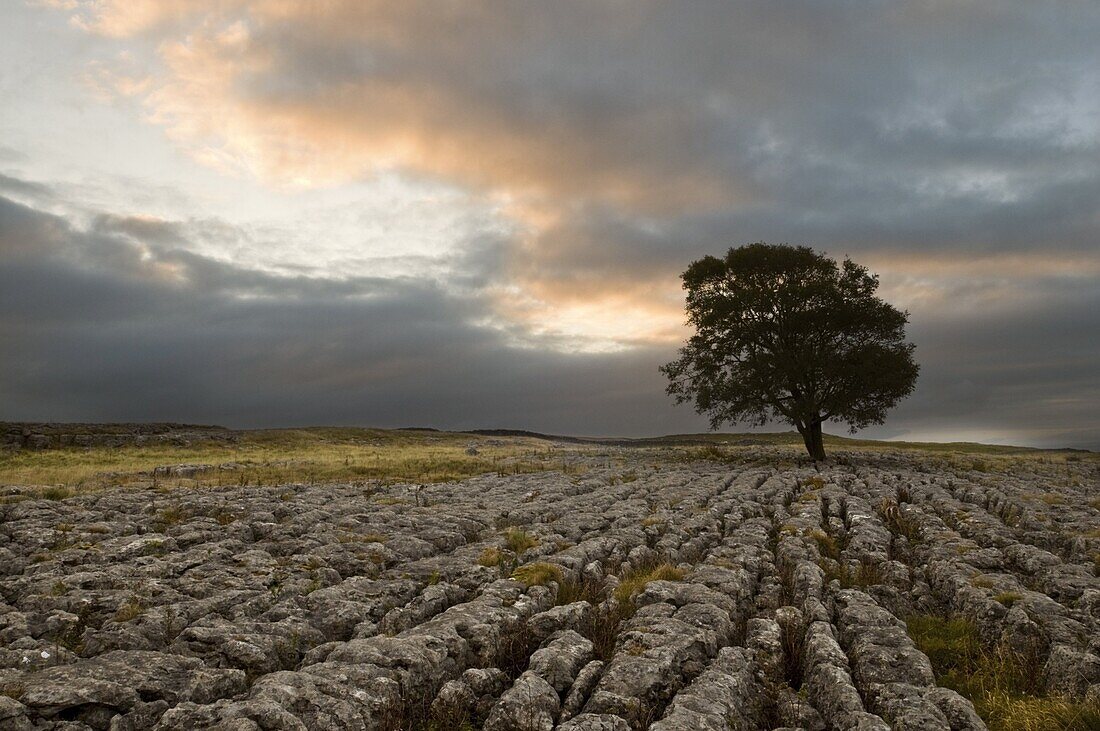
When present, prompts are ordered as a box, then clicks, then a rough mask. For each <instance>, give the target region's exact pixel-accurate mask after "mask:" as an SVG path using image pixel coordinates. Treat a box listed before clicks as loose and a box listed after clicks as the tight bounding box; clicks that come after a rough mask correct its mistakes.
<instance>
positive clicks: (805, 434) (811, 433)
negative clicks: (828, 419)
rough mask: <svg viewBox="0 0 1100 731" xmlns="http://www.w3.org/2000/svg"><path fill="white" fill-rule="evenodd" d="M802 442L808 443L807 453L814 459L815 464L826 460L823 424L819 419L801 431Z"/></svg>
mask: <svg viewBox="0 0 1100 731" xmlns="http://www.w3.org/2000/svg"><path fill="white" fill-rule="evenodd" d="M798 432H799V434H801V435H802V441H803V442H805V443H806V451H807V452H809V453H810V456H811V457H813V458H814V462H821V461H822V460H824V459H825V442H824V441H823V440H822V438H821V422H820V421H819V420H817V419H814V420H812V421H810V423H809V424H807V425H806V428H804V429H799V430H798Z"/></svg>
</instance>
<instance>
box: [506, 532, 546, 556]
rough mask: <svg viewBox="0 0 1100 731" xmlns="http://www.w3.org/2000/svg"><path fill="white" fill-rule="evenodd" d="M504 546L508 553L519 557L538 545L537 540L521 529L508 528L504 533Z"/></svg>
mask: <svg viewBox="0 0 1100 731" xmlns="http://www.w3.org/2000/svg"><path fill="white" fill-rule="evenodd" d="M504 545H505V547H507V548H508V550H509V551H511V552H512V553H514V554H516V555H517V556H519V555H520V554H522V553H523V552H524V551H526V550H528V549H530V548H534V547H535V546H537V545H539V539H538V538H535V537H534V536H533V535H531V534H530V533H528V532H527V531H525V530H523V529H522V528H515V527H512V528H509V529H508V530H506V531H504Z"/></svg>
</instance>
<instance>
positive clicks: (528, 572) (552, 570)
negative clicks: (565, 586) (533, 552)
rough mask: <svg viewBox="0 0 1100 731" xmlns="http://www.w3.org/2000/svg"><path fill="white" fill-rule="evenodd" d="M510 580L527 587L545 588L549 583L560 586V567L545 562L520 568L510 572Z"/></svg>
mask: <svg viewBox="0 0 1100 731" xmlns="http://www.w3.org/2000/svg"><path fill="white" fill-rule="evenodd" d="M512 578H513V579H515V580H516V581H522V582H523V583H524V584H526V585H527V586H546V585H547V584H549V583H550V582H551V581H553V582H554V583H556V584H557V585H558V586H561V584H562V574H561V567H559V566H556V565H554V564H552V563H546V562H545V561H538V562H536V563H529V564H526V565H524V566H520V567H519V568H518V569H516V570H515V571H513V572H512Z"/></svg>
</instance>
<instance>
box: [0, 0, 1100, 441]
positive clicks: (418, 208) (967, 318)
mask: <svg viewBox="0 0 1100 731" xmlns="http://www.w3.org/2000/svg"><path fill="white" fill-rule="evenodd" d="M1098 37H1100V4H1097V3H1095V2H1094V1H1093V0H1079V1H1077V2H1074V1H1072V0H1071V1H1068V2H1046V1H1038V2H1037V1H1036V0H974V1H971V2H956V1H951V2H948V1H947V0H943V1H933V0H928V1H924V2H907V1H905V0H902V1H899V2H884V1H883V2H878V1H872V2H866V0H860V1H858V2H856V1H855V0H851V1H849V0H836V1H834V2H829V3H821V2H817V1H816V0H804V1H802V2H795V1H786V0H783V1H780V2H774V1H760V2H729V1H728V0H714V1H703V0H687V1H685V2H680V3H668V2H661V1H660V0H585V1H583V2H582V1H580V0H557V1H556V2H552V3H550V2H547V3H532V2H521V1H519V0H516V1H510V0H497V1H495V2H482V1H480V0H431V1H428V0H402V2H399V3H394V2H383V1H381V0H324V1H323V2H311V1H307V0H32V1H30V2H26V1H25V0H0V99H2V103H0V372H2V373H3V377H2V378H0V419H8V420H36V421H38V420H43V421H44V420H54V421H146V420H158V421H161V420H171V421H184V422H200V423H219V424H224V425H227V426H235V427H253V426H293V425H308V424H356V425H370V426H434V427H438V428H454V429H464V428H478V427H485V428H489V427H501V428H505V427H506V428H522V429H532V430H537V431H543V432H552V433H565V434H586V435H621V436H640V435H654V434H662V433H676V432H688V431H703V430H705V429H706V426H707V423H706V420H705V419H704V418H703V417H700V416H698V415H696V414H695V413H694V412H693V411H692V409H691V407H690V406H689V405H681V406H677V405H675V404H674V403H673V402H672V399H670V398H669V397H668V396H667V395H665V393H664V382H663V376H661V375H660V374H659V373H658V371H657V366H658V365H660V364H662V363H665V362H667V361H669V360H671V359H672V358H674V357H675V353H676V349H677V348H678V347H679V345H680V344H682V342H683V341H684V340H685V338H686V337H687V336H688V334H689V331H688V329H687V327H686V325H685V323H684V312H683V304H684V297H683V291H682V289H681V287H680V280H679V274H680V273H681V272H682V271H683V270H684V269H685V268H686V266H687V265H688V264H689V263H690V262H691V261H692V260H694V259H697V258H699V257H700V256H703V255H706V254H722V253H723V252H724V251H725V250H726V249H728V248H729V247H731V246H737V245H741V244H745V243H750V242H755V241H767V242H769V243H784V242H789V243H792V244H805V245H809V246H812V247H814V248H816V249H818V250H821V251H825V252H827V253H828V254H829V255H830V256H834V257H845V256H850V257H851V258H853V259H854V260H855V261H857V262H858V263H861V264H864V265H866V266H868V267H869V268H870V269H871V270H872V271H874V272H876V273H878V275H879V276H880V282H881V287H880V294H881V295H882V296H883V297H884V298H885V299H887V300H888V301H890V302H891V303H893V304H895V305H896V306H898V307H900V308H902V309H905V310H907V311H908V312H909V314H910V325H909V328H908V333H909V337H910V340H911V341H912V342H914V343H915V344H916V358H917V360H918V362H919V363H920V364H921V367H922V370H921V376H920V380H919V382H918V385H917V388H916V390H915V392H914V393H913V395H912V396H911V397H910V398H909V399H908V400H906V401H905V402H903V403H902V404H900V405H899V406H898V407H897V408H896V409H895V410H894V411H893V412H891V414H890V415H889V417H888V418H887V421H886V423H885V424H884V425H882V426H877V427H873V428H870V429H867V430H865V431H864V432H862V435H864V436H868V437H877V438H891V439H911V440H913V439H915V440H937V441H946V440H977V441H986V442H998V443H1012V444H1023V445H1032V446H1059V447H1060V446H1073V447H1084V448H1100V416H1098V413H1100V335H1098V334H1100V44H1097V43H1096V39H1097V38H1098ZM772 428H781V427H772ZM727 429H729V430H737V429H738V427H737V426H736V425H730V426H729V427H727ZM826 430H827V431H831V432H833V433H844V432H845V427H844V426H843V425H829V426H827V429H826Z"/></svg>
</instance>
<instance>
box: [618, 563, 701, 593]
mask: <svg viewBox="0 0 1100 731" xmlns="http://www.w3.org/2000/svg"><path fill="white" fill-rule="evenodd" d="M683 578H684V570H683V569H680V568H677V567H675V566H673V565H672V564H670V563H660V564H657V565H656V566H639V567H637V568H633V569H631V570H630V571H628V572H627V573H626V574H624V575H623V576H622V577H621V580H620V582H619V585H618V586H617V587H615V598H616V599H618V600H619V601H620V602H623V603H626V602H628V601H630V599H631V598H632V597H633V596H634V595H635V594H640V593H641V592H642V591H644V590H645V588H646V585H647V584H649V582H651V581H680V580H682V579H683Z"/></svg>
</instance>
